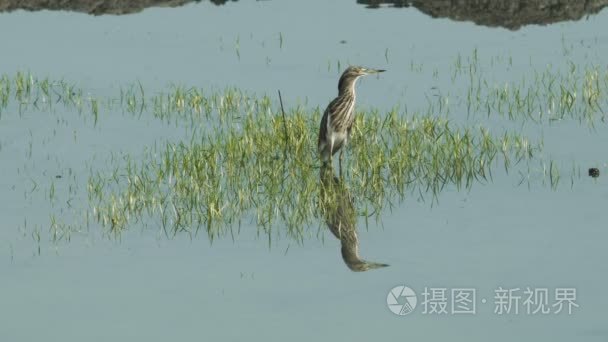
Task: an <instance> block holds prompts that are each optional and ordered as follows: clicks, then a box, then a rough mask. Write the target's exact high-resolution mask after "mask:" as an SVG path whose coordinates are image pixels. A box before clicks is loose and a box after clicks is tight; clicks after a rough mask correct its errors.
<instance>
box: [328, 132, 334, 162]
mask: <svg viewBox="0 0 608 342" xmlns="http://www.w3.org/2000/svg"><path fill="white" fill-rule="evenodd" d="M333 157H334V138H333V137H332V138H330V139H329V166H330V167H331V169H332V170H333V168H334V159H333Z"/></svg>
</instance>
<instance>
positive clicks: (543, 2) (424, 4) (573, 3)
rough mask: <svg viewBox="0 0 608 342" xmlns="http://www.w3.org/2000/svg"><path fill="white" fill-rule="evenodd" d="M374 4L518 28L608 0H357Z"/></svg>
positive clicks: (581, 12) (573, 15)
mask: <svg viewBox="0 0 608 342" xmlns="http://www.w3.org/2000/svg"><path fill="white" fill-rule="evenodd" d="M357 3H360V4H365V5H367V7H370V8H376V7H380V6H381V5H385V4H386V5H391V6H393V7H415V8H417V9H418V10H420V11H421V12H423V13H425V14H428V15H429V16H431V17H433V18H449V19H452V20H456V21H472V22H474V23H475V24H478V25H484V26H490V27H497V26H500V27H504V28H507V29H510V30H517V29H519V28H521V27H522V26H525V25H531V24H535V25H547V24H552V23H556V22H560V21H568V20H580V19H582V18H583V17H585V16H588V15H591V14H596V13H598V12H599V11H601V10H602V9H603V8H604V7H606V5H608V0H588V1H581V0H513V1H509V0H413V1H412V0H407V1H405V0H393V1H377V0H357Z"/></svg>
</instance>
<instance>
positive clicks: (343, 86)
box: [338, 75, 359, 96]
mask: <svg viewBox="0 0 608 342" xmlns="http://www.w3.org/2000/svg"><path fill="white" fill-rule="evenodd" d="M357 79H359V76H352V75H342V77H340V81H339V82H338V96H344V95H352V96H355V84H356V83H357Z"/></svg>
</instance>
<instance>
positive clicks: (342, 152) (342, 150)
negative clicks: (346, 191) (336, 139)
mask: <svg viewBox="0 0 608 342" xmlns="http://www.w3.org/2000/svg"><path fill="white" fill-rule="evenodd" d="M343 154H344V149H341V150H340V158H339V160H338V165H339V167H340V178H342V155H343Z"/></svg>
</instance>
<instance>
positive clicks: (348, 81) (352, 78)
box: [338, 66, 385, 93]
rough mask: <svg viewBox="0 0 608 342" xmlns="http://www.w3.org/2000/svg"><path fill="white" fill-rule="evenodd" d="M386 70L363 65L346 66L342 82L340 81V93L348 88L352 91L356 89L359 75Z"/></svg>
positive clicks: (341, 78)
mask: <svg viewBox="0 0 608 342" xmlns="http://www.w3.org/2000/svg"><path fill="white" fill-rule="evenodd" d="M384 71H385V70H382V69H370V68H364V67H361V66H349V67H348V68H346V70H344V72H343V73H342V76H341V77H340V82H338V90H339V91H340V93H343V92H344V91H348V90H350V91H351V92H352V91H354V87H355V83H356V81H357V79H358V78H359V77H361V76H366V75H372V74H378V73H381V72H384Z"/></svg>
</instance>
